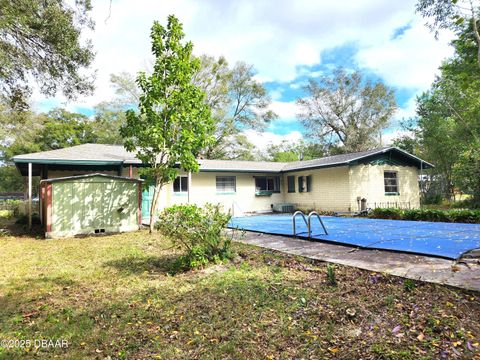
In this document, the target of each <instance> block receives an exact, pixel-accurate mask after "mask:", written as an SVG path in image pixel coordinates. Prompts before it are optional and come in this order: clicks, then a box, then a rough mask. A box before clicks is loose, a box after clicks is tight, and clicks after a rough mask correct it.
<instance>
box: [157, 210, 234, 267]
mask: <svg viewBox="0 0 480 360" xmlns="http://www.w3.org/2000/svg"><path fill="white" fill-rule="evenodd" d="M230 219H231V216H230V214H225V213H223V212H222V211H221V210H220V207H219V205H212V204H207V205H205V207H203V208H200V207H198V206H196V205H175V206H172V207H169V208H167V209H165V210H164V211H163V212H162V213H161V214H160V216H159V219H158V221H157V223H156V224H155V227H156V229H157V230H158V231H159V232H160V233H161V234H162V235H164V236H165V237H167V238H168V239H169V240H170V241H171V242H172V244H173V245H174V246H176V247H178V248H180V249H181V250H183V251H184V252H185V255H183V256H181V257H180V258H179V259H178V261H177V263H176V265H175V269H176V270H185V269H192V268H198V267H202V266H204V265H206V264H208V263H209V262H220V261H223V260H226V259H228V258H231V256H232V254H231V249H230V245H231V239H230V238H229V237H228V236H227V235H226V234H225V228H226V226H227V224H228V222H229V221H230Z"/></svg>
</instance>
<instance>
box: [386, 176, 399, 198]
mask: <svg viewBox="0 0 480 360" xmlns="http://www.w3.org/2000/svg"><path fill="white" fill-rule="evenodd" d="M387 173H388V174H395V176H394V177H387V176H386V175H387ZM387 180H388V181H392V180H394V182H395V183H394V184H392V183H390V182H389V183H388V184H387ZM387 187H388V188H392V187H394V188H395V189H396V191H387ZM383 190H384V191H385V194H386V195H398V194H400V192H399V181H398V171H395V170H385V171H384V172H383Z"/></svg>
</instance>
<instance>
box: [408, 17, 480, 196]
mask: <svg viewBox="0 0 480 360" xmlns="http://www.w3.org/2000/svg"><path fill="white" fill-rule="evenodd" d="M470 28H471V24H468V23H466V24H464V25H463V28H461V29H460V30H459V32H458V33H457V36H458V37H457V39H455V40H454V41H453V42H452V45H453V47H454V49H455V54H454V56H453V57H452V58H450V59H447V60H445V61H444V63H443V64H442V66H441V67H440V70H441V74H440V76H439V77H438V78H437V79H436V80H435V82H434V83H433V84H432V87H431V89H430V90H429V91H428V92H426V93H424V94H423V95H422V96H420V97H419V98H418V107H417V114H418V116H419V118H418V124H417V130H416V131H417V136H418V139H419V141H420V144H421V147H422V149H423V155H424V157H425V159H426V160H427V161H430V162H433V163H434V164H435V165H436V168H435V169H434V170H433V174H434V177H435V178H436V179H437V181H438V182H439V185H440V186H439V188H440V189H441V190H442V193H443V196H444V197H446V198H452V197H453V196H454V192H455V190H460V191H463V192H465V193H469V194H472V195H473V196H474V197H475V200H476V201H478V200H479V199H478V198H477V195H475V194H480V188H476V186H480V183H479V182H476V181H470V180H471V177H472V176H475V175H474V174H476V173H477V172H478V170H475V167H476V166H477V164H478V162H477V161H476V160H475V159H476V156H477V155H478V154H477V153H476V152H475V149H476V147H478V144H479V143H480V122H479V121H478V114H480V102H479V101H478V93H479V91H480V76H479V72H478V67H477V66H476V55H477V52H476V45H474V44H475V40H474V35H473V34H472V32H471V29H470ZM474 49H475V50H474ZM469 161H471V162H470V163H469ZM468 164H469V165H468ZM462 169H468V171H462Z"/></svg>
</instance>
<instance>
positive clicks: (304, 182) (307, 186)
mask: <svg viewBox="0 0 480 360" xmlns="http://www.w3.org/2000/svg"><path fill="white" fill-rule="evenodd" d="M310 191H312V175H308V176H299V177H298V192H310Z"/></svg>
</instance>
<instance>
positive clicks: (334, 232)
mask: <svg viewBox="0 0 480 360" xmlns="http://www.w3.org/2000/svg"><path fill="white" fill-rule="evenodd" d="M322 219H323V222H324V224H325V227H326V228H327V231H328V235H325V234H324V233H323V230H322V227H321V226H320V223H319V222H318V221H317V219H315V218H312V236H311V238H312V240H321V241H329V242H333V243H339V244H344V245H352V246H356V247H361V248H368V249H379V250H394V251H402V252H409V253H415V254H422V255H433V256H438V257H443V258H447V259H458V258H459V257H460V256H461V255H462V254H463V253H465V252H467V251H469V250H473V249H477V248H480V224H458V223H441V222H423V221H401V220H380V219H365V218H343V217H329V216H322ZM229 227H230V228H239V229H243V230H248V231H256V232H262V233H266V234H275V235H286V236H293V226H292V216H291V215H287V214H282V215H259V216H245V217H235V218H232V220H231V221H230V223H229ZM296 228H297V235H298V236H299V237H302V238H307V237H308V232H307V226H306V225H305V223H304V221H303V219H302V218H301V217H299V216H297V217H296Z"/></svg>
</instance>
